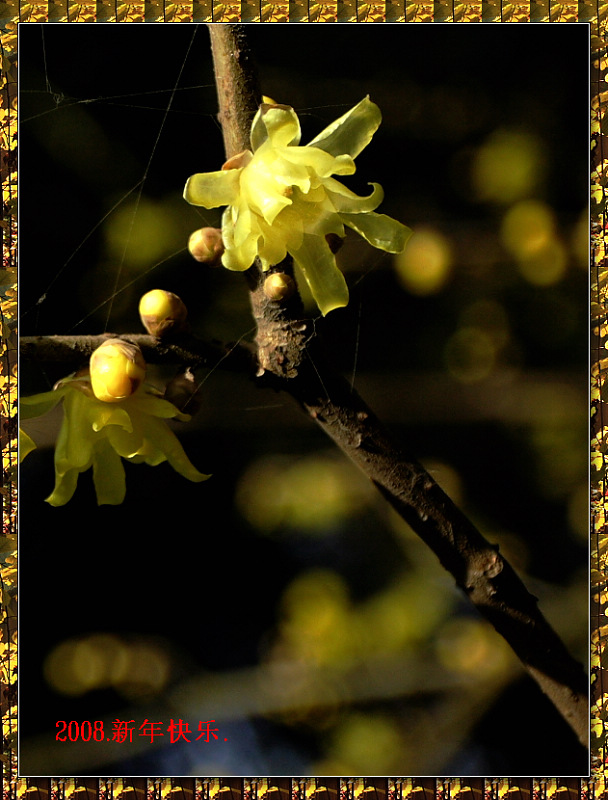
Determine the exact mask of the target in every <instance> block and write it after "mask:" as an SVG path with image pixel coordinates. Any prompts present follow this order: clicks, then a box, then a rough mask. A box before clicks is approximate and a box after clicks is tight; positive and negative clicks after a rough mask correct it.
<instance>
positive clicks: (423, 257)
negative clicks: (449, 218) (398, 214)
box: [394, 228, 452, 295]
mask: <svg viewBox="0 0 608 800" xmlns="http://www.w3.org/2000/svg"><path fill="white" fill-rule="evenodd" d="M394 263H395V269H396V271H397V276H398V278H399V281H400V282H401V284H402V285H403V287H404V288H405V289H407V291H408V292H411V293H412V294H416V295H429V294H435V293H436V292H438V291H440V290H441V289H442V288H443V286H444V285H445V283H446V281H447V279H448V278H449V275H450V271H451V265H452V255H451V252H450V245H449V243H448V241H447V239H446V238H445V237H444V236H443V235H442V234H441V233H439V232H438V231H434V230H432V229H430V228H427V229H421V230H416V231H414V233H413V235H412V237H411V238H410V240H409V242H408V244H407V246H406V248H405V250H404V251H403V253H400V254H399V255H398V256H396V257H395V262H394Z"/></svg>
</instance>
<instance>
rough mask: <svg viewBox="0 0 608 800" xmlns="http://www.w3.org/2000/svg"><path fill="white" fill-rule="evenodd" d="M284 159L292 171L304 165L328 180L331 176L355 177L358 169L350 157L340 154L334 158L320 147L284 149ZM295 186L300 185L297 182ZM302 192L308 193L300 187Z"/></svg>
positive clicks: (282, 153) (294, 183)
mask: <svg viewBox="0 0 608 800" xmlns="http://www.w3.org/2000/svg"><path fill="white" fill-rule="evenodd" d="M280 152H281V155H282V156H283V158H284V159H285V160H286V161H288V162H290V164H291V165H292V167H291V169H292V170H293V169H294V167H297V166H298V165H304V166H306V167H308V168H309V169H312V170H314V172H315V173H316V174H317V175H318V176H319V177H320V178H327V177H329V176H330V175H353V174H354V173H355V172H356V169H357V167H356V166H355V162H354V161H353V159H352V158H351V156H349V155H345V154H340V155H338V156H333V155H331V154H330V153H327V152H325V150H323V149H322V148H320V147H311V146H310V145H308V146H307V147H284V148H282V149H281V151H280ZM293 185H298V184H297V183H296V181H294V182H293ZM299 188H300V189H302V191H307V190H306V188H304V187H302V186H299Z"/></svg>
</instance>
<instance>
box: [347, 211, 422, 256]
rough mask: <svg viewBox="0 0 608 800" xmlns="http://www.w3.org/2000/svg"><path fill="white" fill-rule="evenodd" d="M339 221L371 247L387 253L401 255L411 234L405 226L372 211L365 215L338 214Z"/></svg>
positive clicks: (410, 230) (409, 229)
mask: <svg viewBox="0 0 608 800" xmlns="http://www.w3.org/2000/svg"><path fill="white" fill-rule="evenodd" d="M340 219H341V220H342V222H343V223H344V224H345V225H348V227H349V228H352V229H353V230H354V231H357V233H358V234H359V235H360V236H363V238H364V239H365V240H366V241H368V242H369V243H370V244H371V245H373V246H374V247H378V248H379V249H380V250H385V251H386V252H387V253H401V252H402V251H403V250H404V248H405V245H406V244H407V241H408V239H409V238H410V236H411V235H412V233H413V231H412V229H411V228H408V227H407V225H402V224H401V223H400V222H397V220H396V219H393V218H392V217H387V216H386V214H376V213H374V212H373V211H370V212H368V213H366V214H342V213H340Z"/></svg>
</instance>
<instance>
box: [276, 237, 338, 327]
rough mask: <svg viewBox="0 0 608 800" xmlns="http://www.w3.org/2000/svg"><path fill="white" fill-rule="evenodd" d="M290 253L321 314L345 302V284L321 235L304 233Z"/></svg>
mask: <svg viewBox="0 0 608 800" xmlns="http://www.w3.org/2000/svg"><path fill="white" fill-rule="evenodd" d="M290 253H291V255H292V256H293V258H294V261H295V262H296V264H297V265H298V267H299V268H300V270H301V271H302V274H303V275H304V277H305V278H306V282H307V283H308V285H309V287H310V291H311V292H312V296H313V297H314V299H315V301H316V303H317V305H318V306H319V308H320V310H321V313H322V314H323V316H325V315H326V314H328V313H329V312H330V311H332V310H333V309H334V308H341V307H342V306H345V305H348V286H347V285H346V281H345V279H344V275H342V273H341V272H340V270H339V269H338V266H337V264H336V259H335V257H334V254H333V253H332V252H331V250H330V248H329V245H328V244H327V242H326V241H325V237H324V236H315V235H314V234H307V233H305V234H304V236H303V238H302V245H301V247H300V248H299V249H297V250H290Z"/></svg>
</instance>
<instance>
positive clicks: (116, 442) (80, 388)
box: [20, 372, 210, 506]
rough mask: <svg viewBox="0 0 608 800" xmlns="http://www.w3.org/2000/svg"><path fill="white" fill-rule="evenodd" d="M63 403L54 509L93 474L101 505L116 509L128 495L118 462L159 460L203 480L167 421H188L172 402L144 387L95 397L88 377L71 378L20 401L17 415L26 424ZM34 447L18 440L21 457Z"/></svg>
mask: <svg viewBox="0 0 608 800" xmlns="http://www.w3.org/2000/svg"><path fill="white" fill-rule="evenodd" d="M62 401H63V420H62V423H61V428H60V430H59V435H58V437H57V442H56V445H55V488H54V489H53V492H52V493H51V494H50V495H49V497H47V498H46V500H47V502H48V503H50V504H51V505H52V506H62V505H64V504H65V503H67V502H68V501H69V500H70V499H71V498H72V496H73V494H74V492H75V490H76V485H77V482H78V476H79V475H80V473H81V472H86V471H87V470H88V469H91V468H92V470H93V482H94V485H95V492H96V495H97V503H98V504H99V505H103V504H108V505H118V504H120V503H122V501H123V500H124V497H125V492H126V483H125V470H124V467H123V464H122V461H121V458H124V459H126V460H127V461H130V462H133V463H145V464H149V465H150V466H156V465H157V464H160V463H162V462H163V461H168V462H169V464H171V466H172V467H173V468H174V469H175V470H176V471H177V472H179V474H180V475H183V476H184V478H187V479H188V480H191V481H196V482H198V481H204V480H206V479H207V478H209V477H210V476H209V475H205V474H203V473H202V472H199V471H198V470H197V469H196V468H195V467H194V466H193V465H192V463H191V462H190V460H189V459H188V457H187V456H186V454H185V452H184V450H183V448H182V446H181V444H180V443H179V440H178V439H177V437H176V436H175V434H174V433H173V431H171V430H170V428H169V427H168V426H167V424H166V422H165V420H166V419H171V418H175V419H179V420H182V421H187V420H189V419H190V416H189V415H188V414H183V413H182V412H181V411H179V410H178V409H177V408H176V407H175V406H174V405H173V404H172V403H170V402H169V401H168V400H165V399H164V398H163V397H162V396H161V395H160V392H159V391H158V390H157V389H155V388H154V387H152V386H149V385H147V384H140V385H138V386H137V388H136V389H135V390H134V391H133V392H132V394H130V395H128V396H125V397H122V398H121V399H119V400H117V399H116V398H115V397H113V398H112V399H111V400H109V401H106V400H100V399H98V397H96V395H95V392H94V388H93V385H92V382H91V375H90V374H89V373H88V372H87V374H85V375H80V374H77V375H73V376H70V377H68V378H64V379H63V380H61V381H59V383H58V384H57V385H56V386H55V388H54V389H53V390H52V391H50V392H43V393H41V394H37V395H33V396H31V397H22V398H21V400H20V416H21V418H22V419H30V418H32V417H38V416H40V415H42V414H46V413H47V412H48V411H50V410H51V409H53V408H54V407H55V406H56V405H57V404H58V403H60V402H62ZM34 447H35V444H34V443H33V441H32V440H31V438H30V437H29V436H27V434H24V436H23V440H22V457H24V456H25V455H27V453H29V452H30V451H31V450H32V449H33V448H34Z"/></svg>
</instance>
